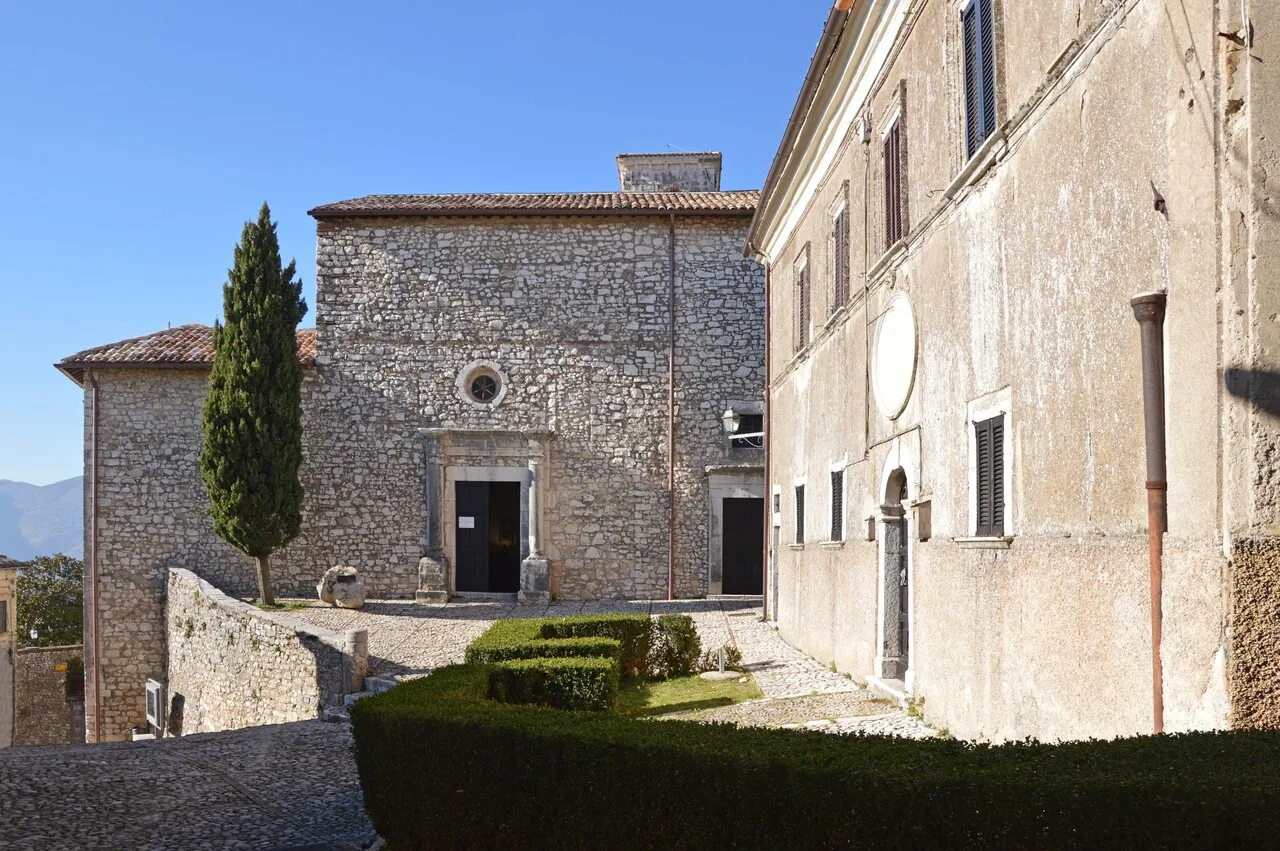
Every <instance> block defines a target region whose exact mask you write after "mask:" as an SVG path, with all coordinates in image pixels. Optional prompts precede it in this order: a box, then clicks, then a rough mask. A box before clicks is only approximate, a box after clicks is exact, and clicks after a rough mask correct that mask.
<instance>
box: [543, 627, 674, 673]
mask: <svg viewBox="0 0 1280 851" xmlns="http://www.w3.org/2000/svg"><path fill="white" fill-rule="evenodd" d="M540 623H541V624H542V637H543V638H612V639H615V640H616V641H618V642H619V643H620V644H621V645H622V655H621V657H620V658H619V660H618V661H619V663H620V664H621V665H622V676H623V677H624V678H627V679H630V678H631V677H642V676H644V675H645V672H646V670H647V668H648V658H649V629H650V626H651V624H650V621H649V616H648V615H574V616H572V617H567V618H548V619H546V620H543V621H540Z"/></svg>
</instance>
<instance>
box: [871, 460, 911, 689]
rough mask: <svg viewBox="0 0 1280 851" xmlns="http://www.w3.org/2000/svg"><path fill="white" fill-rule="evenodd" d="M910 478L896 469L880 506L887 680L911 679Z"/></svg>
mask: <svg viewBox="0 0 1280 851" xmlns="http://www.w3.org/2000/svg"><path fill="white" fill-rule="evenodd" d="M907 499H908V495H907V474H906V472H905V471H904V470H903V469H902V468H901V467H898V468H896V469H895V470H894V471H893V472H892V473H890V474H889V479H888V482H887V483H886V485H885V492H884V496H883V500H884V501H883V503H882V504H881V506H880V517H881V528H882V529H883V530H884V537H883V540H884V547H883V550H882V557H883V559H884V562H883V564H884V569H883V570H882V571H881V574H880V575H881V581H882V582H883V590H882V593H881V600H882V609H881V611H882V613H883V617H882V625H883V630H882V637H881V647H880V658H879V664H878V665H877V667H878V668H879V670H878V671H877V672H876V674H877V675H878V676H879V677H881V678H882V679H886V680H900V681H905V680H906V679H907V671H908V669H910V667H911V655H910V654H911V632H910V623H911V597H910V589H911V581H910V546H909V537H908V534H907V532H908V529H907V511H906V507H905V503H906V502H907Z"/></svg>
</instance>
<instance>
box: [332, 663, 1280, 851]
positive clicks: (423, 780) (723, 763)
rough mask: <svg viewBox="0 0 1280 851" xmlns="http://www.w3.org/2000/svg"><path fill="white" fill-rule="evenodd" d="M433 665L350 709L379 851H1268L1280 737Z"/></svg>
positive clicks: (1279, 810) (1278, 801) (1276, 821)
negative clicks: (737, 714) (496, 676)
mask: <svg viewBox="0 0 1280 851" xmlns="http://www.w3.org/2000/svg"><path fill="white" fill-rule="evenodd" d="M489 671H490V669H489V668H487V667H483V666H470V665H468V666H453V667H448V668H442V669H440V670H438V671H436V672H435V674H433V675H432V676H430V677H425V678H423V679H420V680H414V681H412V682H408V683H404V684H402V685H400V686H398V687H396V688H394V689H392V690H391V691H388V692H386V693H384V694H380V695H377V696H374V697H370V698H367V699H365V700H362V701H360V702H359V703H357V704H355V705H354V706H352V707H351V720H352V723H353V732H354V736H355V748H356V762H357V765H358V767H359V771H360V781H361V784H362V785H363V787H364V796H365V805H366V807H367V809H368V812H369V816H370V818H371V819H372V820H373V824H374V826H375V827H376V828H377V829H378V832H379V833H381V834H382V835H383V836H384V837H386V839H387V841H388V843H389V845H390V847H392V848H548V847H550V848H566V849H574V848H599V847H601V846H604V845H607V846H609V847H610V848H622V849H629V848H691V849H692V848H882V847H884V846H885V845H893V846H896V847H908V848H961V847H963V848H970V847H975V846H976V847H1002V848H1004V847H1021V848H1079V847H1104V848H1208V847H1234V848H1262V847H1274V845H1275V843H1276V837H1277V836H1280V733H1277V732H1258V731H1240V732H1231V733H1197V734H1191V735H1181V736H1160V737H1145V738H1137V739H1127V740H1118V741H1109V742H1096V741H1095V742H1081V743H1075V744H1065V745H1056V746H1055V745H1041V744H1010V745H1002V746H982V745H976V746H975V745H967V744H964V743H962V742H956V741H942V740H926V741H910V740H905V739H890V738H874V737H852V736H841V737H836V736H831V735H829V734H825V733H814V732H805V731H790V730H761V729H738V728H734V727H729V726H724V725H704V724H693V723H685V722H675V721H636V720H632V719H628V718H624V717H622V716H619V715H616V714H614V713H609V712H603V713H602V712H594V713H593V712H565V711H560V710H555V709H547V708H542V707H537V706H517V705H509V704H502V703H494V702H492V701H488V700H485V695H486V693H487V691H488V688H489V676H490V673H489Z"/></svg>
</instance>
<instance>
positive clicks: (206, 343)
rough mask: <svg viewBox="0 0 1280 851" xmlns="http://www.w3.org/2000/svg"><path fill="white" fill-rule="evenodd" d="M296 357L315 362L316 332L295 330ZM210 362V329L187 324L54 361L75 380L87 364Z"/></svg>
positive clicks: (196, 366) (200, 364)
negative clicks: (296, 338) (296, 339)
mask: <svg viewBox="0 0 1280 851" xmlns="http://www.w3.org/2000/svg"><path fill="white" fill-rule="evenodd" d="M298 359H299V360H300V361H302V364H303V365H304V366H311V365H313V364H314V363H315V361H316V332H315V329H313V328H304V329H300V330H299V331H298ZM212 363H213V328H211V327H210V326H208V325H201V324H199V323H191V324H188V325H179V326H178V327H176V328H167V329H165V330H164V331H157V332H155V333H154V334H147V335H145V336H142V337H134V338H132V339H129V340H121V341H119V342H117V343H108V344H107V345H105V346H95V347H93V348H92V349H85V350H84V351H82V352H76V353H75V354H74V355H71V356H69V357H65V358H63V359H62V360H61V361H60V362H58V363H57V364H55V366H57V368H58V369H60V370H62V371H63V372H65V373H66V374H67V375H68V376H70V377H71V379H72V380H73V381H75V382H76V383H80V381H81V380H82V379H83V377H84V370H85V369H86V368H88V367H95V366H100V367H113V368H114V367H154V368H166V367H168V368H183V367H185V368H189V369H207V368H208V367H209V366H210V365H211V364H212Z"/></svg>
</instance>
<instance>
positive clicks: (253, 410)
mask: <svg viewBox="0 0 1280 851" xmlns="http://www.w3.org/2000/svg"><path fill="white" fill-rule="evenodd" d="M222 296H223V310H222V312H223V322H221V323H218V324H216V325H215V326H214V329H213V348H214V356H213V371H212V373H211V374H210V376H209V395H208V397H207V398H206V399H205V404H204V448H203V451H202V452H201V455H200V472H201V475H202V477H203V478H204V482H205V488H206V490H207V491H208V494H209V502H210V505H211V509H210V514H211V515H212V517H213V527H214V530H215V531H216V532H217V533H218V535H219V536H221V537H222V538H223V539H224V540H226V541H227V542H228V543H230V544H231V545H233V546H234V547H236V548H237V549H239V550H241V551H242V552H244V553H245V554H246V555H249V556H252V557H253V558H255V559H256V560H257V562H258V584H259V590H260V592H261V595H262V601H263V602H264V603H266V604H268V605H271V604H272V603H273V602H274V599H273V595H272V592H271V573H270V564H269V557H270V555H271V553H273V552H274V551H275V550H277V549H279V548H280V547H282V546H284V545H285V544H287V543H289V541H291V540H293V539H294V538H295V537H296V536H297V534H298V530H299V527H300V525H301V505H302V483H301V482H300V481H299V480H298V465H299V464H300V462H301V460H302V367H301V365H300V364H299V363H298V342H297V329H298V323H299V322H301V321H302V317H303V316H305V315H306V312H307V304H306V302H305V301H304V300H303V299H302V281H301V280H299V279H298V278H297V275H296V271H295V264H294V262H293V261H290V262H289V265H288V266H282V265H281V262H280V244H279V241H278V240H277V238H276V226H275V224H274V223H273V222H272V221H271V210H270V209H269V208H268V207H267V205H266V204H265V203H264V204H263V205H262V210H261V212H260V213H259V214H258V220H257V222H246V223H245V226H244V231H243V233H242V234H241V237H240V244H239V245H238V246H236V249H235V263H234V265H233V266H232V268H231V269H230V270H229V272H228V281H227V283H226V284H225V285H224V286H223V288H222Z"/></svg>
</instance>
